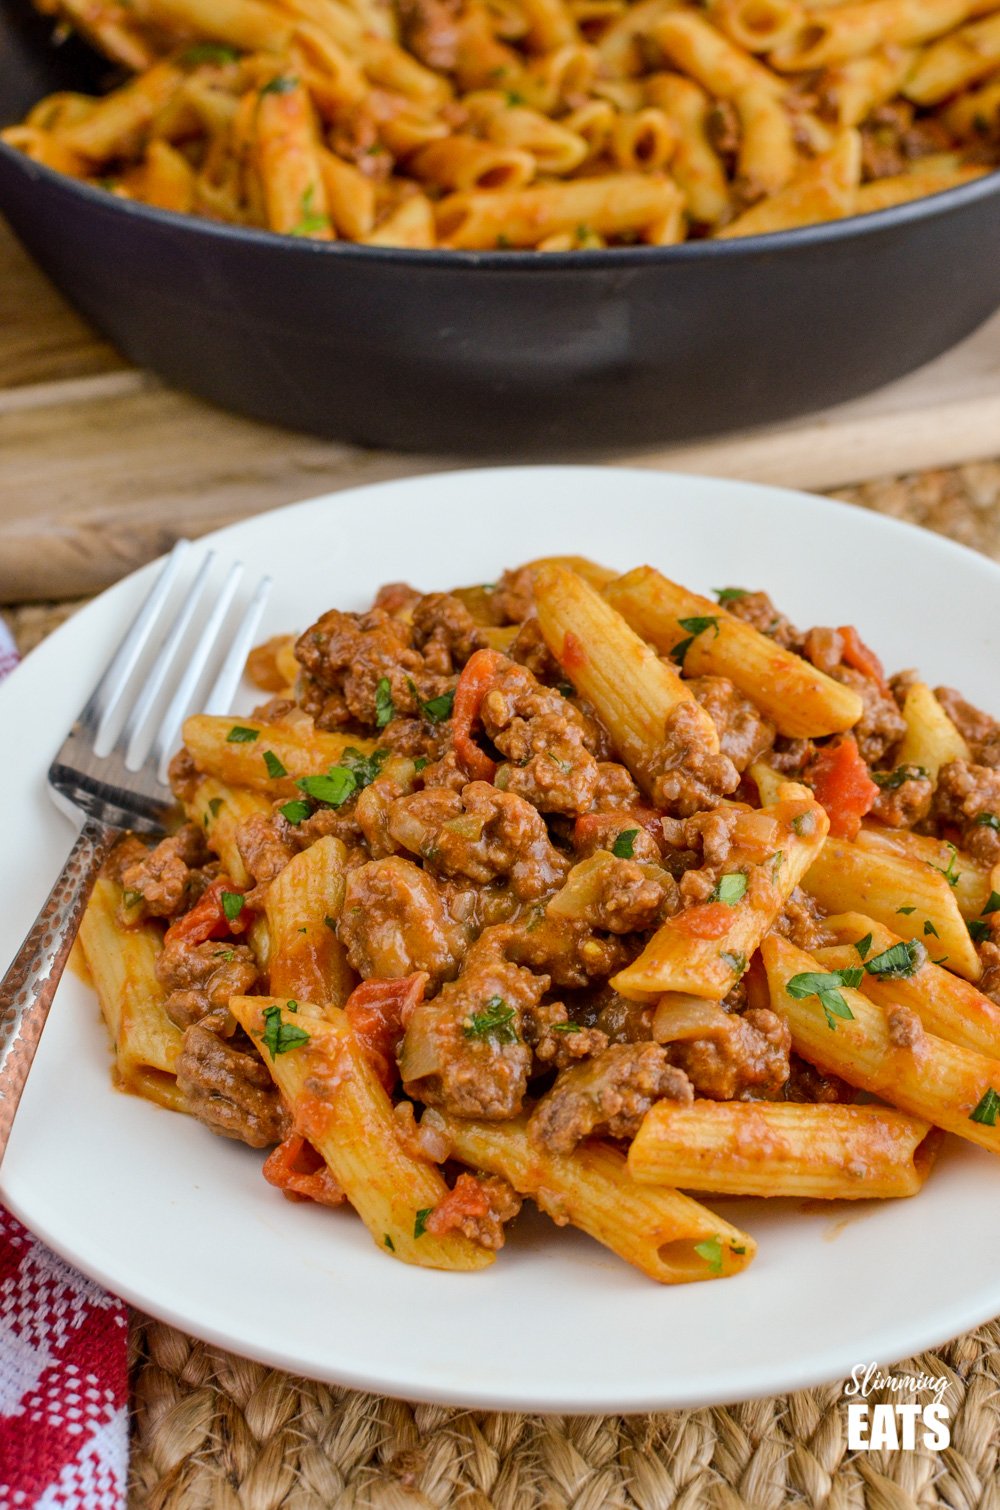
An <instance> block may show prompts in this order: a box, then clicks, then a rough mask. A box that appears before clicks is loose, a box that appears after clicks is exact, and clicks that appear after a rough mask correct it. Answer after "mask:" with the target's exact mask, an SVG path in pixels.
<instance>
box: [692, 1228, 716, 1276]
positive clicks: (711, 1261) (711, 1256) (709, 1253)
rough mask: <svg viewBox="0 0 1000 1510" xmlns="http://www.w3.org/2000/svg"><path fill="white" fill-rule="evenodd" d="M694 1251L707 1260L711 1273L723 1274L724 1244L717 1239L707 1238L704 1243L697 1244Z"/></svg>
mask: <svg viewBox="0 0 1000 1510" xmlns="http://www.w3.org/2000/svg"><path fill="white" fill-rule="evenodd" d="M694 1251H695V1252H696V1253H697V1255H698V1257H699V1258H703V1259H704V1260H705V1262H706V1264H708V1267H709V1270H710V1271H711V1273H713V1274H721V1273H722V1243H721V1242H720V1240H719V1239H718V1238H717V1237H707V1238H706V1239H705V1241H704V1242H703V1243H695V1245H694Z"/></svg>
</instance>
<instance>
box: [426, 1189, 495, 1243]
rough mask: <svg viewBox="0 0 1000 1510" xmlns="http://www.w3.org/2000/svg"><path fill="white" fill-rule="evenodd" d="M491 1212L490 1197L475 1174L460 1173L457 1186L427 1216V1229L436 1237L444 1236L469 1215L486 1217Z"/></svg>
mask: <svg viewBox="0 0 1000 1510" xmlns="http://www.w3.org/2000/svg"><path fill="white" fill-rule="evenodd" d="M489 1213H490V1202H489V1197H488V1196H487V1194H486V1191H485V1190H484V1189H483V1187H482V1185H481V1184H480V1183H479V1181H478V1180H477V1179H476V1177H475V1175H473V1174H460V1175H459V1177H458V1179H457V1180H456V1181H455V1188H454V1189H453V1190H449V1192H448V1194H447V1195H446V1196H444V1197H443V1199H442V1200H440V1201H438V1203H437V1205H436V1206H435V1207H434V1210H433V1211H432V1212H431V1214H430V1216H429V1217H428V1218H427V1231H428V1232H433V1234H434V1236H435V1237H444V1235H445V1234H446V1233H448V1232H452V1231H454V1229H455V1228H456V1227H460V1226H461V1224H462V1222H463V1221H465V1220H466V1219H467V1218H468V1217H477V1218H478V1217H484V1216H489Z"/></svg>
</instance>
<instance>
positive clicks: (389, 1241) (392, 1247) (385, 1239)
mask: <svg viewBox="0 0 1000 1510" xmlns="http://www.w3.org/2000/svg"><path fill="white" fill-rule="evenodd" d="M382 1241H383V1242H384V1243H385V1245H386V1247H387V1248H388V1250H389V1252H390V1253H395V1251H396V1244H395V1243H394V1242H393V1240H392V1238H391V1237H390V1236H389V1234H388V1232H387V1233H386V1234H385V1236H384V1237H383V1238H382Z"/></svg>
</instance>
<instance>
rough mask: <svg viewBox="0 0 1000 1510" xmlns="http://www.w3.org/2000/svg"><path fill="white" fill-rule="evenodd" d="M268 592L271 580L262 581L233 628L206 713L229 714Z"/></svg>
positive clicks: (207, 703) (206, 702)
mask: <svg viewBox="0 0 1000 1510" xmlns="http://www.w3.org/2000/svg"><path fill="white" fill-rule="evenodd" d="M270 591H271V578H270V577H261V579H260V581H259V582H258V584H257V588H256V590H255V592H254V595H253V597H252V598H251V599H250V602H249V603H248V604H247V606H246V610H245V612H244V614H243V617H242V619H241V620H240V622H239V624H238V626H237V628H236V633H235V634H234V635H233V638H232V641H231V643H230V646H229V649H228V651H227V652H226V658H225V660H224V661H223V663H222V666H221V668H220V670H219V674H218V676H217V677H216V679H215V682H214V683H213V686H212V689H211V691H210V692H209V694H208V696H207V697H206V699H205V712H206V713H227V712H228V711H229V708H230V706H231V704H232V700H233V695H234V693H235V691H236V688H237V687H238V686H239V684H240V677H241V676H242V675H243V667H244V666H245V665H246V658H247V656H248V655H249V654H250V651H251V648H252V647H253V641H254V635H255V634H256V633H257V626H258V624H259V623H260V620H261V615H262V614H263V612H264V607H265V605H266V603H267V598H268V594H269V593H270Z"/></svg>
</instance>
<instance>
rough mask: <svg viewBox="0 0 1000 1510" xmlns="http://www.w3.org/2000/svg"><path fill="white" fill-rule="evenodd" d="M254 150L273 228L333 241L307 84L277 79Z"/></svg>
mask: <svg viewBox="0 0 1000 1510" xmlns="http://www.w3.org/2000/svg"><path fill="white" fill-rule="evenodd" d="M286 83H288V85H289V87H285V85H286ZM279 85H280V86H281V87H278V86H279ZM254 150H255V162H256V167H257V172H258V174H259V175H260V182H261V185H262V187H263V191H264V203H265V210H266V214H267V220H268V224H269V226H270V227H271V229H272V230H273V231H283V232H284V233H285V234H286V235H289V236H309V237H313V238H315V239H316V240H319V241H330V240H332V238H333V234H334V232H333V227H332V225H331V223H330V216H329V212H328V209H327V202H326V185H325V182H324V179H323V172H322V168H321V166H320V159H319V152H320V143H319V137H318V133H317V130H316V123H315V120H314V118H313V107H312V103H311V101H310V98H309V95H308V93H307V92H306V90H305V88H304V86H303V85H302V84H300V83H297V82H295V81H288V80H286V79H285V78H283V77H278V78H275V79H272V80H271V81H270V83H268V84H267V85H265V86H264V88H263V89H262V90H261V91H260V97H259V100H258V102H257V111H256V115H255V142H254Z"/></svg>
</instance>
